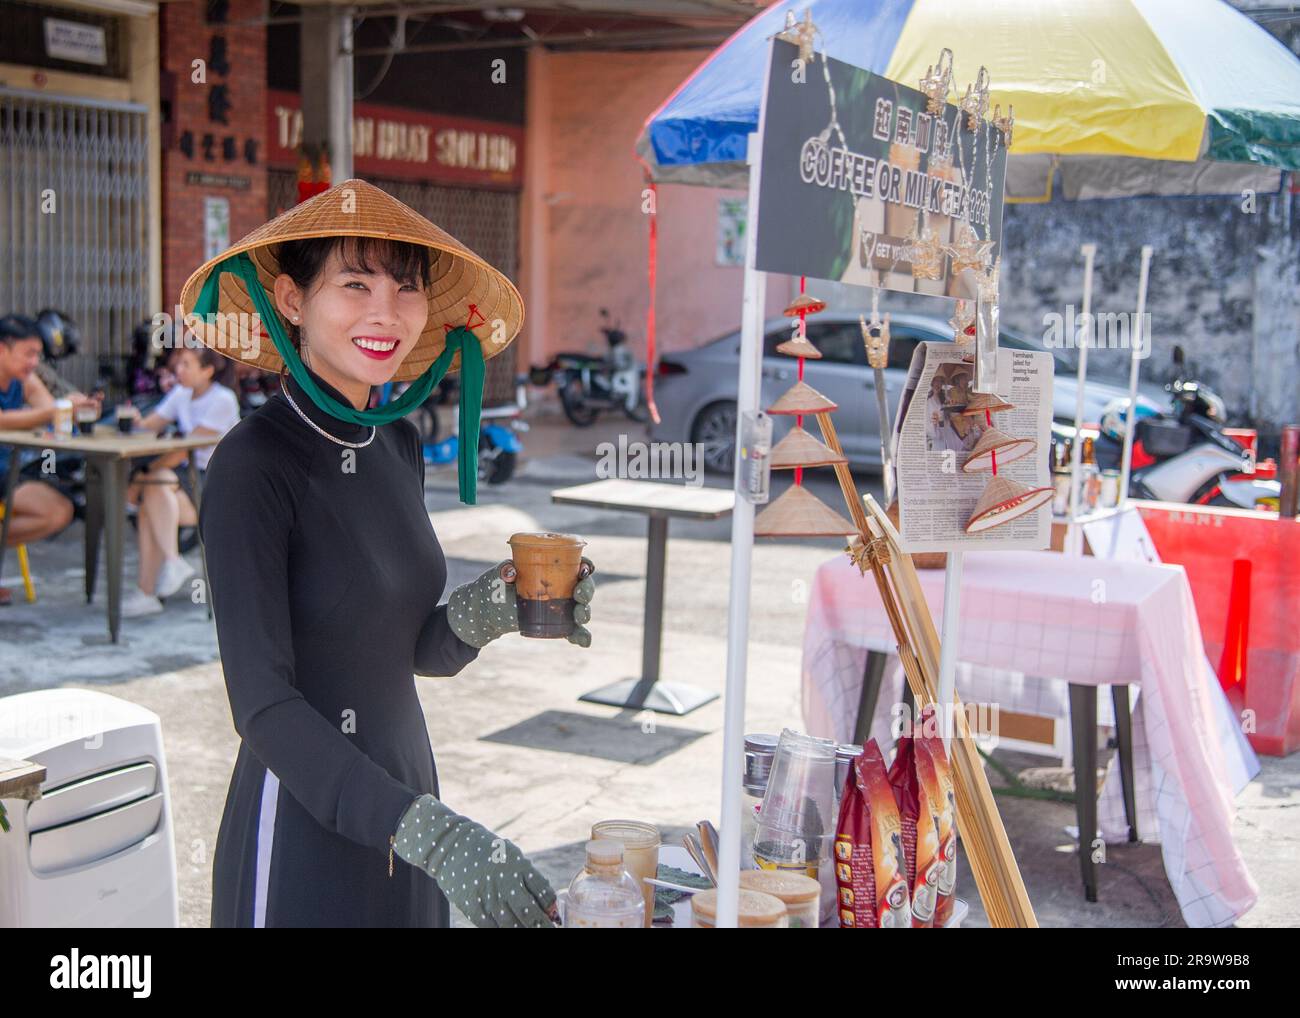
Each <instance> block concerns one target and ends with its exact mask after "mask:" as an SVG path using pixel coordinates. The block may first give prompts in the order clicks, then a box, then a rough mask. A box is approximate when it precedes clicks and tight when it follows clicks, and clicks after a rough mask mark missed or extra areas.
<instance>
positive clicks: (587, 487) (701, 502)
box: [551, 477, 736, 520]
mask: <svg viewBox="0 0 1300 1018" xmlns="http://www.w3.org/2000/svg"><path fill="white" fill-rule="evenodd" d="M551 501H552V502H560V503H564V504H566V505H587V506H595V507H596V508H599V509H622V510H630V511H632V512H642V513H648V514H650V515H653V516H680V517H685V518H688V519H697V520H716V519H718V518H720V517H722V516H726V515H727V514H728V513H730V512H731V511H732V509H733V508H734V507H735V504H736V493H735V492H734V491H732V490H731V489H730V488H705V487H694V486H692V485H687V484H665V483H662V482H660V481H633V480H626V479H623V478H616V477H611V478H607V479H606V480H603V481H592V482H591V483H589V484H577V485H574V486H573V487H570V488H556V489H555V490H553V491H552V492H551Z"/></svg>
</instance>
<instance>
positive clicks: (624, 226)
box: [520, 50, 789, 363]
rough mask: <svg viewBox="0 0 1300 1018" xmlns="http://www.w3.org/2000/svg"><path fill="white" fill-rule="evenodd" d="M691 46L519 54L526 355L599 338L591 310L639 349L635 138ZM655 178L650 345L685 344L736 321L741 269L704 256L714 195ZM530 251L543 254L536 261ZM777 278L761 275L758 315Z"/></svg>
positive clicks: (641, 241) (641, 276)
mask: <svg viewBox="0 0 1300 1018" xmlns="http://www.w3.org/2000/svg"><path fill="white" fill-rule="evenodd" d="M704 56H705V52H704V51H703V50H689V51H671V52H655V53H576V54H567V53H561V54H556V53H546V52H544V51H535V54H534V56H533V57H532V59H531V60H530V63H529V89H528V91H529V103H530V109H529V114H528V141H529V146H530V148H531V151H532V153H533V156H534V161H533V162H531V163H530V165H529V167H528V169H527V171H526V173H525V196H524V206H525V208H524V216H523V224H524V225H523V243H522V245H521V247H522V252H523V271H522V272H521V280H520V282H521V289H522V292H523V296H524V302H525V305H526V307H527V309H528V320H527V321H526V323H525V329H526V337H525V345H526V348H527V350H528V357H529V359H530V360H531V361H532V362H533V363H540V362H542V361H543V360H545V359H546V357H547V356H549V355H550V354H551V353H554V352H555V351H557V350H561V349H573V350H582V349H586V348H588V347H590V349H591V350H592V351H593V352H596V351H600V350H602V349H603V344H604V340H603V337H602V336H601V335H600V333H599V332H598V331H597V327H598V326H599V324H600V318H599V309H600V308H601V307H607V308H609V311H610V314H611V315H612V316H613V317H614V318H615V319H616V320H620V321H621V323H622V326H623V328H624V329H625V330H626V331H627V333H628V335H629V337H630V339H631V340H632V343H633V346H634V349H636V350H637V351H638V352H639V353H642V354H644V351H645V325H646V310H647V304H648V289H647V277H646V271H647V244H648V237H649V223H648V221H647V217H646V216H645V215H644V214H643V213H642V211H641V205H642V194H641V192H642V189H643V187H644V180H643V175H642V168H641V164H640V163H639V162H637V161H636V159H635V158H634V155H633V145H634V142H635V140H636V137H637V135H638V133H639V132H640V130H641V126H642V124H643V122H644V121H645V118H646V116H647V115H648V114H649V113H650V111H651V110H653V109H654V108H655V107H657V106H658V105H659V104H660V103H661V102H662V101H663V100H664V99H665V98H667V96H668V95H669V94H670V93H671V92H672V90H673V89H674V88H676V86H677V85H678V83H679V82H681V80H682V79H683V78H685V77H686V76H687V75H688V74H690V73H691V71H692V70H694V68H695V67H696V66H698V65H699V63H700V62H701V61H702V60H703V59H704ZM724 194H726V195H738V194H740V192H735V191H720V190H716V189H713V188H704V187H690V186H684V185H666V186H662V187H660V189H659V224H658V225H659V259H658V284H657V287H656V290H657V301H656V309H655V314H656V320H657V328H656V336H657V346H658V351H659V352H665V351H668V350H676V349H682V348H684V347H692V346H696V345H699V343H701V342H703V341H705V340H707V339H712V338H713V337H715V336H717V335H719V334H721V333H723V332H726V331H728V330H729V329H734V328H737V327H738V326H739V323H740V305H741V296H742V289H743V275H744V273H743V270H742V269H740V268H731V267H721V266H718V265H717V264H716V258H715V249H716V245H717V240H716V237H717V207H718V198H719V196H720V195H724ZM539 260H541V261H542V262H543V264H539ZM788 292H789V281H788V279H786V277H782V276H769V277H768V308H769V311H768V313H769V314H779V313H780V310H781V308H782V307H783V306H784V304H785V302H786V298H787V295H788Z"/></svg>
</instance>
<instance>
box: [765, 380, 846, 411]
mask: <svg viewBox="0 0 1300 1018" xmlns="http://www.w3.org/2000/svg"><path fill="white" fill-rule="evenodd" d="M839 408H840V407H839V404H838V403H835V402H833V401H832V400H829V399H827V398H826V397H825V396H823V395H822V394H821V393H820V392H818V391H817V390H816V389H814V388H813V387H812V386H811V385H809V384H808V383H807V382H795V383H794V385H792V386H790V388H788V389H786V390H785V392H784V393H782V395H781V398H780V399H778V400H777V401H776V402H775V403H773V404H772V405H771V406H770V407H768V408H767V412H768V413H769V414H825V413H830V411H832V410H838V409H839Z"/></svg>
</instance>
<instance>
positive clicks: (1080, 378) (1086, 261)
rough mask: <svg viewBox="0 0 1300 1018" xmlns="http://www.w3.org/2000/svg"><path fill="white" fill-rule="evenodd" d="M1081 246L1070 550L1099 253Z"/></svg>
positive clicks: (1076, 510) (1073, 539) (1068, 531)
mask: <svg viewBox="0 0 1300 1018" xmlns="http://www.w3.org/2000/svg"><path fill="white" fill-rule="evenodd" d="M1079 250H1080V252H1081V253H1082V254H1083V310H1082V312H1081V317H1082V318H1083V323H1082V324H1083V328H1082V330H1075V335H1076V337H1077V338H1078V340H1079V343H1078V348H1079V370H1078V372H1077V373H1076V375H1075V377H1076V379H1077V385H1078V389H1077V391H1076V392H1075V396H1074V442H1073V444H1072V446H1071V451H1070V518H1069V524H1068V526H1067V527H1066V535H1065V540H1066V545H1065V548H1066V551H1067V552H1069V553H1071V554H1074V553H1075V549H1076V545H1077V544H1078V542H1079V540H1080V538H1079V536H1078V534H1077V533H1076V528H1075V525H1074V521H1075V519H1076V518H1077V517H1078V515H1079V485H1080V484H1081V483H1082V481H1083V466H1082V463H1083V391H1084V387H1085V386H1086V385H1087V381H1088V344H1089V343H1090V342H1091V341H1092V262H1093V259H1094V258H1096V257H1097V245H1096V244H1084V245H1083V246H1082V247H1081V248H1080V249H1079ZM1080 331H1081V332H1082V335H1081V336H1080V335H1079V332H1080ZM1079 547H1080V550H1081V545H1080V546H1079Z"/></svg>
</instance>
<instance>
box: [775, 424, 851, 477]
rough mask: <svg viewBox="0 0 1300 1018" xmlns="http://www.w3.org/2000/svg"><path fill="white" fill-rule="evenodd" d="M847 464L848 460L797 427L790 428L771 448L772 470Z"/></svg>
mask: <svg viewBox="0 0 1300 1018" xmlns="http://www.w3.org/2000/svg"><path fill="white" fill-rule="evenodd" d="M847 462H848V460H847V459H845V458H844V457H843V456H837V455H836V454H835V450H834V449H832V448H831V447H830V446H828V445H826V444H825V443H824V442H821V441H819V440H818V439H817V438H815V437H814V436H812V435H810V434H809V433H808V432H807V431H805V430H804V429H803V428H799V427H795V428H791V429H790V432H789V434H787V435H786V436H785V438H783V439H781V441H779V442H777V443H776V445H774V446H773V447H772V469H773V470H785V469H788V468H790V467H826V466H831V465H832V464H835V463H847Z"/></svg>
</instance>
